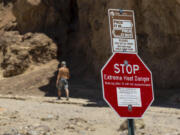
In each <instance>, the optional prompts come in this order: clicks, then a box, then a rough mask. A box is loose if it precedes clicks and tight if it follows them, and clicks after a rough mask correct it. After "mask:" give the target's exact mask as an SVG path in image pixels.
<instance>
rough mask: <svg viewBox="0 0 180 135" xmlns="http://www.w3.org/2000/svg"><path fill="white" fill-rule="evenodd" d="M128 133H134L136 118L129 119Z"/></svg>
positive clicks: (130, 134) (131, 134)
mask: <svg viewBox="0 0 180 135" xmlns="http://www.w3.org/2000/svg"><path fill="white" fill-rule="evenodd" d="M128 135H134V120H133V119H128Z"/></svg>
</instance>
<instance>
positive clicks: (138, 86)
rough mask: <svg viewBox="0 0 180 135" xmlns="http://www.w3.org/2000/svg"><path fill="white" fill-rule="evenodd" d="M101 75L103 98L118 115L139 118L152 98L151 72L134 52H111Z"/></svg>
mask: <svg viewBox="0 0 180 135" xmlns="http://www.w3.org/2000/svg"><path fill="white" fill-rule="evenodd" d="M101 76H102V85H103V96H104V99H105V101H106V102H107V103H108V104H109V105H110V106H111V107H112V108H113V109H114V110H115V111H116V112H117V113H118V114H119V116H120V117H128V118H138V117H142V115H143V114H144V112H145V111H146V109H147V108H148V107H149V106H150V105H151V103H152V102H153V100H154V94H153V86H152V75H151V71H150V70H149V69H148V68H147V66H146V65H145V64H144V63H143V61H142V60H141V59H140V57H139V56H138V55H137V54H127V53H115V54H113V55H112V56H111V58H110V59H109V60H108V62H107V63H106V64H105V65H104V67H103V68H102V70H101Z"/></svg>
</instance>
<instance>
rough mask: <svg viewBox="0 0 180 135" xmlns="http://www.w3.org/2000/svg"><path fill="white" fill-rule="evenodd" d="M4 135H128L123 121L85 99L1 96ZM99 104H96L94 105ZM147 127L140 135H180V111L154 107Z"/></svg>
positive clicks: (146, 120)
mask: <svg viewBox="0 0 180 135" xmlns="http://www.w3.org/2000/svg"><path fill="white" fill-rule="evenodd" d="M0 103H1V104H0V135H3V134H4V133H9V134H10V135H18V133H19V134H21V135H125V134H126V133H127V131H120V130H119V128H120V125H121V124H122V122H123V121H124V120H125V119H121V118H119V117H118V116H117V115H116V113H114V111H112V110H111V109H110V108H109V107H100V106H94V107H93V106H91V107H89V106H88V104H93V102H89V101H88V100H85V99H75V98H71V99H70V101H66V100H65V99H64V98H63V99H62V100H61V101H59V100H56V98H51V97H32V96H31V97H25V98H24V97H21V96H16V97H13V96H5V95H1V96H0ZM94 104H96V103H94ZM143 122H144V125H145V127H143V128H142V129H139V128H138V129H136V134H137V135H143V134H145V135H180V110H179V109H172V108H159V107H151V108H150V109H149V110H148V111H147V113H146V114H145V115H144V118H143Z"/></svg>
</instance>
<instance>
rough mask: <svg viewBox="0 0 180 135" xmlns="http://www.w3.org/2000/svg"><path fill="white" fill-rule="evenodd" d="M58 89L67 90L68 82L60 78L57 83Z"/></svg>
mask: <svg viewBox="0 0 180 135" xmlns="http://www.w3.org/2000/svg"><path fill="white" fill-rule="evenodd" d="M58 88H59V89H61V90H62V89H68V81H67V79H64V78H61V79H60V80H59V82H58Z"/></svg>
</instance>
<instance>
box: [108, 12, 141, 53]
mask: <svg viewBox="0 0 180 135" xmlns="http://www.w3.org/2000/svg"><path fill="white" fill-rule="evenodd" d="M110 10H111V11H112V10H113V11H120V9H108V19H109V31H110V39H111V49H112V52H113V53H116V52H117V53H118V52H119V53H138V49H137V38H136V24H135V15H134V10H123V11H129V12H132V13H133V20H134V35H135V39H134V40H135V51H132V52H128V51H127V52H123V51H122V52H121V51H114V49H113V48H114V47H113V39H112V36H111V35H112V31H111V22H110V13H109V12H110Z"/></svg>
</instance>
